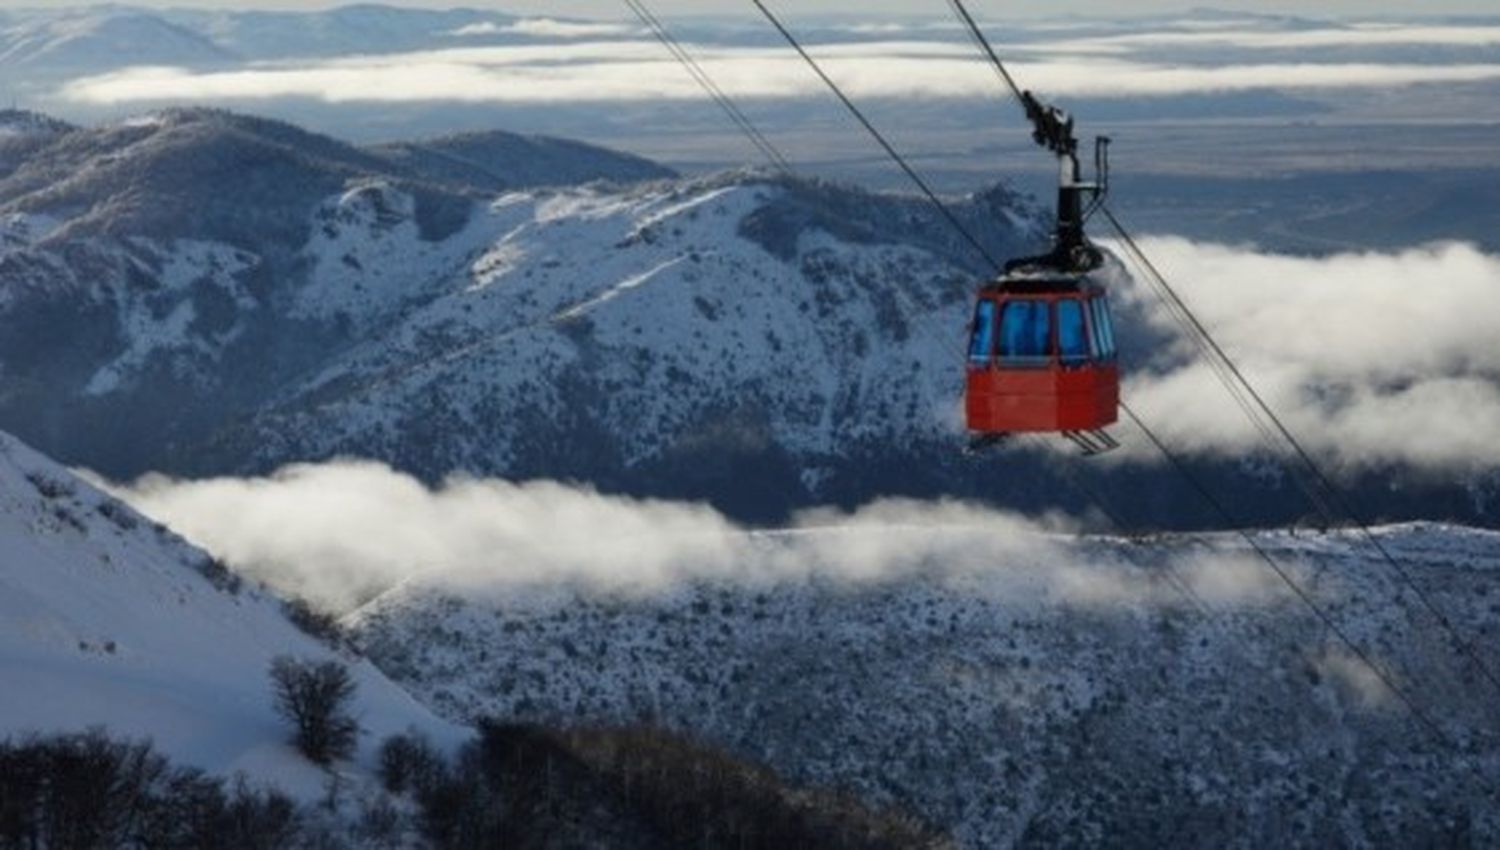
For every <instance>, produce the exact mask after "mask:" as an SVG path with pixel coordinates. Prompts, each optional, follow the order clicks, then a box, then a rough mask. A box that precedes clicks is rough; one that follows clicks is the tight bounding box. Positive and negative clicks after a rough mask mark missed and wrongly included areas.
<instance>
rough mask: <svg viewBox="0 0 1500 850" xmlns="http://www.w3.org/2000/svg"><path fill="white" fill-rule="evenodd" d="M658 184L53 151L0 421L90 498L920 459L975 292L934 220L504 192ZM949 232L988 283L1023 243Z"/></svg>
mask: <svg viewBox="0 0 1500 850" xmlns="http://www.w3.org/2000/svg"><path fill="white" fill-rule="evenodd" d="M667 174H669V172H667V171H666V170H665V169H661V168H659V167H657V166H654V165H652V164H650V163H646V162H644V161H642V160H639V159H636V158H634V157H628V156H623V155H617V154H612V153H609V152H606V151H601V150H599V149H592V148H587V147H586V146H581V145H577V144H573V143H564V142H556V141H551V140H534V139H521V138H518V137H514V136H510V135H507V134H496V133H492V134H481V135H470V136H463V137H455V138H448V139H440V140H435V141H432V142H427V143H420V144H411V145H391V146H385V147H381V148H372V149H359V148H355V147H352V146H349V145H345V144H342V143H339V142H337V141H335V140H332V139H328V138H326V137H321V136H316V135H313V134H309V133H305V132H303V131H300V130H297V129H296V128H294V127H290V126H289V125H285V124H280V123H277V122H270V121H263V120H259V119H252V118H246V117H242V116H233V115H228V114H225V113H217V112H206V111H172V112H166V113H161V114H157V115H152V116H147V117H145V118H143V119H139V120H131V121H126V122H122V123H118V124H113V125H109V126H105V127H100V128H97V129H91V130H78V131H75V132H70V133H65V134H63V135H61V136H59V137H58V138H56V139H55V140H54V141H53V142H52V143H51V144H49V145H47V146H45V147H44V148H43V149H41V150H39V151H37V152H34V153H33V154H32V155H31V156H29V157H28V158H27V159H26V160H25V162H24V163H23V164H22V165H21V166H20V167H18V168H17V169H16V170H15V171H14V172H12V173H11V174H9V175H8V176H3V177H0V216H3V217H4V221H5V222H6V225H5V228H6V229H5V242H4V244H5V245H6V246H7V248H6V250H5V252H4V254H3V255H0V273H3V275H4V279H5V283H6V286H5V289H4V292H3V293H0V328H3V329H4V330H5V333H4V335H3V339H4V341H3V342H0V349H3V350H0V363H4V365H5V372H4V380H3V381H0V421H3V422H4V423H5V424H6V425H7V426H9V427H11V428H12V429H13V430H15V431H16V432H18V433H19V434H20V435H22V436H23V437H25V438H26V439H28V440H31V441H33V442H35V443H37V444H38V445H39V446H40V447H42V448H43V449H44V450H46V451H48V452H49V453H51V454H54V455H56V456H59V457H61V458H64V459H65V460H67V461H68V462H72V463H79V464H82V465H88V466H91V467H94V468H97V469H100V470H102V471H105V472H107V473H110V474H112V475H115V476H131V475H135V474H139V473H142V472H145V471H148V470H153V469H154V470H163V471H173V472H223V471H236V470H250V469H265V468H269V467H271V466H275V465H279V464H280V463H283V462H285V461H288V460H292V459H305V458H317V457H323V456H327V455H330V454H336V453H354V454H359V455H364V456H371V457H380V458H387V459H390V460H393V461H395V462H396V463H397V464H398V465H400V466H402V467H403V468H406V469H410V470H413V471H416V472H418V473H421V474H423V475H427V476H433V477H436V476H441V475H443V474H446V473H447V472H449V471H451V470H454V469H460V468H462V469H467V470H469V471H472V472H478V473H484V472H497V473H504V474H509V475H515V476H530V475H548V476H553V477H560V476H573V477H580V478H586V479H589V480H592V481H597V482H599V483H600V484H602V485H604V486H616V487H632V488H637V489H645V490H654V491H660V492H664V493H669V494H673V495H708V496H713V497H715V498H720V499H725V500H727V499H731V498H739V499H740V504H741V505H742V506H744V507H745V508H746V509H747V510H749V509H751V508H754V507H756V506H759V510H761V511H762V512H763V513H764V512H766V511H767V510H769V511H772V512H774V511H775V510H779V509H784V507H785V506H786V504H787V503H788V498H786V497H784V496H782V495H780V494H781V493H783V492H786V493H790V494H792V496H791V497H790V500H791V501H796V500H797V499H798V498H799V497H798V496H797V495H796V494H798V493H800V494H803V495H802V497H801V498H806V497H807V494H809V493H814V492H816V493H818V494H827V493H837V492H839V491H840V488H842V489H843V490H844V491H847V492H849V493H853V494H856V495H855V496H854V497H855V498H858V497H859V496H860V495H862V494H864V493H866V492H868V490H869V489H870V488H871V486H872V483H871V481H870V480H868V476H869V475H870V473H869V471H868V470H867V468H866V466H865V464H864V458H865V457H869V456H872V455H878V456H881V457H882V459H883V460H886V461H889V462H887V463H886V464H885V469H886V470H887V471H886V472H885V473H882V474H883V475H886V476H887V477H890V476H896V477H899V476H903V475H904V474H905V472H906V470H907V469H921V468H923V466H924V464H923V463H922V462H921V461H920V460H919V459H920V457H921V456H922V453H923V452H928V453H935V452H938V451H941V452H942V453H944V454H950V453H951V452H950V451H949V450H950V449H951V447H952V445H953V444H954V441H955V439H956V433H955V429H954V427H953V423H954V421H955V416H956V402H955V398H956V395H955V390H956V384H955V383H954V379H955V373H954V372H953V369H952V364H953V362H954V361H955V358H956V357H957V350H956V347H957V343H956V341H955V340H956V339H957V338H958V336H959V335H960V334H961V332H962V325H963V323H964V321H965V318H964V317H965V314H966V312H967V309H968V307H967V304H966V303H965V302H966V298H967V290H968V288H969V287H970V285H971V281H972V280H973V279H974V278H975V277H976V276H977V275H978V274H979V269H980V268H981V263H980V261H979V260H978V259H977V258H975V257H972V256H969V255H966V254H965V251H968V250H970V249H968V248H967V246H964V245H963V244H962V243H960V242H957V240H956V239H955V238H954V237H953V235H952V234H951V233H950V232H949V231H948V230H947V229H946V224H944V223H943V222H941V220H940V219H938V218H937V217H936V216H935V215H934V214H933V213H932V211H931V210H930V209H928V208H927V207H926V206H925V205H924V204H923V203H922V202H920V201H918V200H916V199H912V198H907V197H900V196H888V195H877V194H871V193H867V192H863V191H860V190H857V189H852V188H848V187H841V186H833V185H826V184H821V183H817V182H808V181H801V180H788V179H780V178H776V179H773V178H768V177H764V176H757V175H753V174H741V175H727V176H720V177H714V178H708V179H698V180H688V181H682V182H663V183H648V184H644V185H641V186H637V187H634V188H630V187H624V186H615V187H613V188H611V187H606V186H598V185H596V186H583V187H575V188H552V189H526V188H525V187H527V186H534V185H537V184H543V183H554V184H558V183H575V184H576V183H577V182H579V181H583V180H588V179H597V178H601V177H607V178H612V179H614V180H616V181H638V180H640V179H642V178H660V177H662V176H664V175H667ZM502 187H506V188H509V189H510V192H509V194H505V195H503V196H502V197H500V198H499V199H498V200H491V201H489V202H480V200H479V199H480V198H482V197H484V193H490V194H489V197H490V198H491V199H493V198H494V194H493V193H494V192H495V191H497V190H499V189H501V188H502ZM958 212H959V214H960V215H963V216H965V217H966V218H968V219H969V220H970V222H971V224H972V225H973V229H974V230H976V231H982V232H984V233H985V234H986V238H987V241H988V243H989V249H990V251H991V252H992V253H994V254H995V255H997V256H998V255H1006V254H1014V253H1017V252H1018V251H1020V250H1024V249H1025V248H1028V247H1030V246H1031V244H1032V243H1034V242H1036V241H1037V240H1039V239H1040V237H1041V232H1040V230H1039V229H1038V225H1037V224H1036V219H1035V217H1034V210H1033V209H1032V208H1031V207H1030V206H1029V202H1027V201H1024V200H1023V199H1021V198H1018V197H1016V196H1014V195H1012V194H1010V193H1008V192H1006V191H1005V190H1003V189H996V190H994V191H992V192H990V193H988V194H985V195H982V196H979V197H976V198H973V199H970V200H969V201H967V202H965V203H963V204H961V205H959V207H958ZM64 410H69V411H74V412H70V413H68V414H66V415H63V413H62V411H64ZM439 432H440V433H442V438H441V439H433V435H434V434H435V433H439ZM939 444H940V445H941V449H939V448H938V445H939ZM559 447H566V451H559ZM898 452H899V453H901V456H900V458H899V459H898V458H893V457H892V455H893V453H898ZM726 464H727V465H729V466H733V467H737V469H735V470H729V471H730V472H743V473H745V474H746V476H747V479H746V480H742V481H740V482H738V483H734V484H733V485H732V486H731V484H730V483H729V482H727V481H726V480H725V474H726ZM738 467H742V468H738ZM903 467H904V468H903ZM919 486H926V487H928V488H933V489H935V488H936V487H937V486H938V484H937V483H936V480H935V479H931V478H928V479H925V480H923V481H922V482H921V483H920V484H919ZM735 494H738V495H737V496H736V495H735Z"/></svg>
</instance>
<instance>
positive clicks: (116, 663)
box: [0, 434, 467, 800]
mask: <svg viewBox="0 0 1500 850" xmlns="http://www.w3.org/2000/svg"><path fill="white" fill-rule="evenodd" d="M281 654H289V655H292V656H294V657H298V658H308V659H317V660H322V659H329V658H339V659H340V660H343V661H345V662H346V663H348V664H349V665H350V668H351V672H352V673H353V676H354V679H355V681H356V683H357V685H358V693H357V696H356V699H355V706H354V710H355V712H356V714H357V715H358V719H359V722H360V724H361V726H362V727H363V729H364V730H365V734H364V735H362V737H361V741H360V748H359V754H358V755H357V757H356V765H355V767H356V771H355V773H354V774H351V775H358V774H359V773H360V772H363V774H364V775H365V776H367V777H368V776H369V775H370V773H371V772H373V767H374V749H375V745H376V744H378V743H379V742H380V741H381V740H383V739H384V738H385V737H387V736H389V735H392V734H396V733H399V732H403V731H405V730H407V729H408V728H409V727H410V728H416V729H421V730H425V731H426V732H427V733H428V734H429V735H432V736H433V737H434V739H435V740H437V741H439V742H442V743H443V744H444V745H445V746H452V745H454V744H456V743H457V742H458V741H459V740H461V739H462V738H464V737H467V730H466V729H464V728H463V727H460V726H456V725H453V724H450V723H447V722H444V721H442V720H439V719H438V718H437V717H435V716H434V715H433V714H431V713H430V712H429V711H427V710H426V709H425V708H423V707H422V706H421V705H419V704H417V703H416V702H415V701H414V700H412V698H411V697H410V696H408V695H407V694H406V693H405V692H404V691H403V690H402V689H401V688H399V687H397V686H396V685H394V684H392V683H391V682H390V680H388V679H387V678H386V677H385V676H384V675H382V674H381V673H380V672H379V671H378V670H377V669H376V668H375V667H373V666H372V665H371V664H370V663H369V662H367V661H363V660H359V659H355V658H352V657H345V656H342V655H340V654H339V653H337V652H335V651H334V650H332V649H330V648H329V647H328V646H326V645H324V644H323V643H321V642H319V641H318V640H316V639H314V638H312V637H310V636H309V635H308V634H306V633H304V632H303V631H301V630H299V629H298V628H297V627H296V626H294V625H293V623H292V622H291V621H290V620H289V619H288V618H287V616H286V613H285V609H284V607H283V604H282V602H281V601H280V600H279V599H278V598H276V597H275V596H273V595H271V594H269V593H268V592H266V591H265V590H263V589H261V588H259V587H258V586H254V585H252V584H250V583H248V582H244V581H242V580H240V579H239V578H238V577H236V576H235V575H234V574H233V573H231V572H229V571H228V570H227V569H226V568H225V567H224V566H223V565H222V564H219V563H218V562H216V561H215V560H214V559H212V558H211V557H209V556H208V555H207V554H206V553H204V552H202V551H200V550H198V549H195V548H193V547H191V546H189V545H188V544H186V543H185V542H183V541H182V540H181V539H180V538H178V537H177V536H176V535H174V534H172V533H171V532H170V531H168V530H167V529H165V528H163V527H161V526H160V525H158V524H156V523H154V522H151V521H150V520H148V519H146V518H145V517H143V516H141V515H140V514H137V513H136V512H135V511H134V510H132V509H130V508H129V507H127V506H126V505H124V504H123V503H121V502H118V501H115V500H114V499H112V498H110V497H108V496H106V495H104V494H103V493H101V492H99V491H98V490H96V489H94V488H93V487H92V486H90V485H88V484H87V483H85V482H83V481H82V480H80V479H78V478H77V477H75V476H74V475H73V474H71V473H70V472H68V471H67V470H65V469H63V468H62V467H60V466H58V465H56V464H55V463H53V462H51V461H49V460H47V459H46V458H44V457H42V456H41V455H39V454H37V453H36V452H34V451H32V450H31V449H29V448H27V447H26V446H25V445H23V444H22V443H20V442H19V441H17V440H16V439H14V438H13V437H10V436H9V435H5V434H0V681H3V687H0V738H5V737H10V736H22V735H26V734H30V733H37V734H43V735H46V734H55V733H62V732H79V731H83V730H84V729H86V728H89V727H91V726H101V727H104V728H106V729H107V730H108V732H109V733H110V734H111V735H114V736H118V737H129V738H149V739H151V740H152V741H153V742H154V743H155V745H156V748H157V750H158V751H159V752H162V753H164V754H166V755H167V756H169V757H170V758H171V759H172V760H173V761H174V762H177V763H180V764H184V765H191V766H195V767H199V768H202V769H205V770H208V771H210V772H212V773H215V774H218V775H221V776H226V777H228V776H232V775H234V774H235V773H243V774H245V775H246V776H247V777H249V778H250V779H252V780H254V781H256V782H258V783H266V784H270V785H274V786H276V787H279V788H282V789H283V790H285V791H287V792H289V793H292V794H294V795H297V796H298V797H300V798H302V799H309V800H310V799H314V798H316V797H318V796H319V795H320V794H322V793H324V792H325V785H326V783H327V776H326V774H325V773H324V772H323V771H321V770H320V769H318V768H316V767H314V766H313V765H312V764H311V763H309V762H307V761H306V760H305V759H303V758H302V757H301V756H300V755H298V754H297V753H296V751H295V750H294V749H293V748H292V746H291V744H290V743H289V742H288V738H289V730H288V728H287V726H286V723H285V722H284V721H282V720H281V719H279V718H278V717H277V715H276V713H275V711H274V709H273V703H272V696H271V690H270V686H269V680H268V678H267V671H268V668H269V666H270V662H271V659H272V658H273V657H275V656H277V655H281Z"/></svg>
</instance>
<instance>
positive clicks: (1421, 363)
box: [1117, 238, 1500, 474]
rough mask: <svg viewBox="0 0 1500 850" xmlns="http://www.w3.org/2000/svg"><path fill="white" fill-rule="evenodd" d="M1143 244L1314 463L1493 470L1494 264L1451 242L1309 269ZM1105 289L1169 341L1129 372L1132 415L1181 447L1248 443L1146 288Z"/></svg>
mask: <svg viewBox="0 0 1500 850" xmlns="http://www.w3.org/2000/svg"><path fill="white" fill-rule="evenodd" d="M1142 246H1143V248H1144V249H1145V251H1146V253H1147V254H1148V255H1150V256H1151V257H1152V258H1153V260H1154V261H1155V262H1156V263H1157V264H1158V265H1159V266H1160V267H1161V268H1162V270H1163V271H1164V272H1165V273H1166V275H1167V277H1168V279H1169V280H1171V281H1172V282H1173V284H1174V286H1176V287H1177V289H1178V290H1179V291H1180V293H1181V294H1182V296H1183V298H1184V299H1185V300H1186V301H1187V302H1188V304H1189V305H1190V306H1191V307H1192V308H1193V309H1194V311H1195V312H1197V313H1198V314H1199V316H1200V318H1201V319H1202V320H1203V322H1204V323H1205V325H1207V327H1208V328H1209V330H1210V331H1211V332H1212V333H1213V334H1214V335H1215V337H1216V338H1217V339H1218V341H1219V342H1220V344H1221V345H1223V347H1224V348H1225V349H1226V350H1227V351H1228V352H1229V354H1230V356H1232V357H1234V358H1235V359H1236V360H1237V362H1238V364H1239V365H1240V367H1241V368H1242V369H1243V370H1244V372H1245V373H1246V375H1247V376H1248V377H1249V378H1250V380H1251V381H1252V383H1254V384H1255V386H1256V387H1257V389H1258V390H1259V391H1260V392H1261V394H1262V395H1263V396H1264V397H1265V398H1266V400H1267V401H1268V402H1269V403H1270V404H1271V406H1272V407H1273V408H1274V409H1275V410H1276V411H1277V412H1278V413H1279V414H1281V415H1282V416H1283V418H1284V419H1285V420H1286V421H1287V424H1288V425H1289V427H1290V428H1291V429H1292V431H1293V432H1294V433H1296V434H1297V435H1299V437H1301V438H1302V439H1303V440H1305V441H1306V442H1307V443H1309V445H1310V447H1311V448H1313V449H1314V450H1316V452H1317V453H1318V454H1319V455H1320V456H1322V457H1331V458H1335V459H1336V460H1337V461H1338V462H1340V463H1341V464H1343V465H1344V466H1346V467H1367V466H1372V465H1380V464H1388V463H1402V464H1408V465H1411V466H1415V467H1417V468H1420V469H1425V470H1429V471H1433V472H1437V473H1443V474H1448V473H1455V472H1462V471H1465V470H1472V469H1493V468H1495V467H1496V466H1497V465H1500V451H1497V449H1496V443H1495V440H1496V438H1497V436H1500V310H1496V309H1494V305H1495V304H1497V303H1500V257H1494V256H1489V255H1486V254H1483V253H1481V252H1479V251H1478V250H1476V249H1475V248H1473V247H1471V246H1467V245H1461V244H1443V245H1433V246H1429V247H1424V248H1418V249H1413V250H1408V251H1403V252H1400V253H1389V254H1377V253H1348V254H1338V255H1334V256H1329V257H1321V258H1312V257H1292V256H1278V255H1270V254H1264V253H1259V252H1257V251H1255V250H1253V249H1248V248H1235V247H1229V246H1224V245H1213V244H1201V243H1194V242H1190V241H1187V240H1184V239H1179V238H1153V239H1147V240H1144V241H1143V243H1142ZM1117 291H1118V293H1119V294H1118V296H1117V297H1120V298H1123V299H1125V300H1126V301H1131V302H1135V304H1136V305H1137V306H1138V307H1139V308H1140V309H1141V310H1143V311H1144V312H1145V314H1146V315H1147V316H1148V320H1149V321H1150V322H1151V324H1153V325H1154V326H1156V327H1157V328H1158V329H1160V330H1161V331H1163V332H1165V333H1166V334H1168V335H1172V336H1173V338H1175V339H1176V340H1177V342H1176V343H1175V344H1173V345H1170V346H1169V347H1168V348H1166V349H1165V350H1162V351H1159V352H1145V353H1144V354H1146V355H1148V356H1147V357H1146V358H1144V359H1146V360H1147V361H1148V364H1149V367H1150V368H1149V369H1148V370H1144V371H1142V370H1138V371H1137V372H1135V373H1134V374H1132V375H1129V376H1127V378H1126V380H1125V386H1124V394H1125V396H1126V398H1127V400H1128V401H1130V402H1131V404H1132V406H1133V407H1134V408H1135V409H1136V410H1137V411H1138V412H1139V413H1141V415H1142V416H1143V417H1145V418H1147V419H1148V421H1149V422H1150V424H1151V425H1152V426H1153V428H1156V429H1158V430H1160V431H1161V432H1162V434H1163V436H1164V437H1166V438H1168V439H1170V440H1171V441H1172V442H1173V443H1174V444H1176V445H1179V446H1184V447H1189V448H1192V449H1194V450H1197V451H1202V452H1214V453H1225V454H1232V455H1238V454H1242V453H1243V452H1245V451H1246V450H1247V449H1251V448H1253V447H1255V446H1257V445H1259V442H1258V436H1257V434H1256V432H1255V431H1254V430H1253V429H1252V426H1251V425H1250V424H1249V422H1248V421H1247V419H1246V418H1245V417H1244V415H1243V414H1242V413H1241V412H1240V410H1239V409H1238V408H1237V407H1236V406H1235V405H1234V404H1233V402H1232V401H1231V400H1230V398H1229V397H1228V396H1227V395H1226V394H1225V392H1224V391H1223V390H1222V389H1220V388H1219V386H1218V384H1217V383H1216V381H1215V379H1214V376H1213V374H1212V373H1211V372H1210V371H1209V369H1208V368H1207V367H1206V366H1205V365H1204V364H1203V361H1202V359H1201V358H1199V357H1197V356H1196V354H1195V350H1194V349H1193V348H1192V346H1191V344H1190V343H1189V342H1187V341H1186V339H1185V338H1184V337H1182V336H1181V335H1180V333H1179V332H1178V330H1177V325H1176V324H1175V323H1174V322H1173V320H1172V319H1171V317H1170V315H1169V314H1168V313H1167V312H1166V310H1165V309H1164V308H1163V307H1162V306H1161V304H1160V303H1159V302H1158V301H1157V300H1156V299H1155V297H1154V296H1152V295H1151V294H1150V292H1149V290H1148V289H1146V288H1145V287H1144V285H1129V286H1123V287H1118V289H1117ZM1122 427H1123V426H1122ZM1129 442H1131V443H1132V444H1133V445H1134V449H1133V450H1132V451H1134V452H1135V454H1137V455H1141V454H1142V453H1149V447H1147V446H1145V445H1144V440H1138V439H1137V440H1131V441H1129ZM1127 454H1128V453H1127Z"/></svg>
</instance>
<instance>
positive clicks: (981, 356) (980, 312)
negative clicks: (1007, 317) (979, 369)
mask: <svg viewBox="0 0 1500 850" xmlns="http://www.w3.org/2000/svg"><path fill="white" fill-rule="evenodd" d="M994 350H995V302H993V301H990V300H988V299H984V300H981V301H980V302H979V304H978V306H976V307H975V308H974V330H973V332H972V333H971V334H970V336H969V360H970V361H971V362H974V363H988V362H989V359H990V353H991V352H993V351H994Z"/></svg>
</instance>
